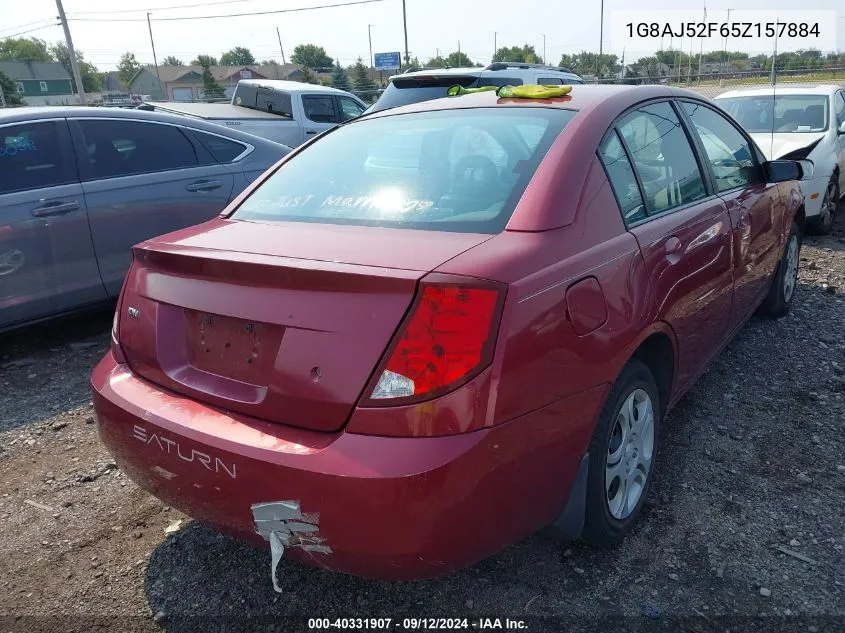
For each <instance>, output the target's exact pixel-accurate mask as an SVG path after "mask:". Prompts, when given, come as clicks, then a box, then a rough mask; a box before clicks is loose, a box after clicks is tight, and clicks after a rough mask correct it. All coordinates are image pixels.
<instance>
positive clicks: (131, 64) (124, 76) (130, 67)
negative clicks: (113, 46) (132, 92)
mask: <svg viewBox="0 0 845 633" xmlns="http://www.w3.org/2000/svg"><path fill="white" fill-rule="evenodd" d="M139 70H141V64H140V63H139V62H138V60H137V59H135V53H129V52H126V53H124V54H123V55H121V56H120V63H118V65H117V74H118V75H119V76H120V80H121V81H122V82H123V85H124V86H128V85H129V82H130V81H132V78H133V77H134V76H135V75H136V74H138V71H139Z"/></svg>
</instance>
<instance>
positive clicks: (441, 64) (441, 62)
mask: <svg viewBox="0 0 845 633" xmlns="http://www.w3.org/2000/svg"><path fill="white" fill-rule="evenodd" d="M425 66H426V68H446V60H445V59H443V58H442V57H441V56H440V55H438V56H437V57H431V58H429V60H428V61H427V62H426V63H425Z"/></svg>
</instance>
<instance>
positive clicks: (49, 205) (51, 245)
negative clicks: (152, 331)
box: [0, 119, 106, 329]
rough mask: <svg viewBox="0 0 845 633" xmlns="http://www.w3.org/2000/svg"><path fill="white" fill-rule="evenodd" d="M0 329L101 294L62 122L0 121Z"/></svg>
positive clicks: (102, 296)
mask: <svg viewBox="0 0 845 633" xmlns="http://www.w3.org/2000/svg"><path fill="white" fill-rule="evenodd" d="M0 176H1V177H0V329H3V328H5V327H9V326H11V325H14V324H16V323H20V322H24V321H29V320H33V319H38V318H41V317H46V316H49V315H52V314H56V313H59V312H64V311H67V310H72V309H74V308H78V307H81V306H83V305H85V304H89V303H94V302H96V301H101V300H104V299H105V298H106V292H105V289H104V288H103V283H102V280H101V279H100V272H99V269H98V268H97V259H96V256H95V254H94V245H93V243H92V241H91V233H90V231H89V229H88V217H87V214H86V209H85V197H84V196H83V194H82V185H80V183H79V178H78V175H77V171H76V164H75V161H74V156H73V151H72V146H71V142H70V135H69V133H68V126H67V122H66V121H65V120H64V119H53V120H39V121H29V122H20V123H11V124H7V125H2V126H0Z"/></svg>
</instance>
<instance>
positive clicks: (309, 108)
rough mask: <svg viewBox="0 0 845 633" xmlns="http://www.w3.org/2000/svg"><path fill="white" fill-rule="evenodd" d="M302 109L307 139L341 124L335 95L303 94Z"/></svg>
mask: <svg viewBox="0 0 845 633" xmlns="http://www.w3.org/2000/svg"><path fill="white" fill-rule="evenodd" d="M302 109H303V111H304V112H305V121H304V126H305V139H304V140H306V141H307V140H308V139H310V138H311V137H313V136H316V135H317V134H319V133H320V132H324V131H326V130H330V129H331V128H333V127H334V126H336V125H337V124H338V123H339V122H340V115H339V113H338V111H337V103H335V99H334V95H332V94H329V93H312V94H308V93H303V94H302Z"/></svg>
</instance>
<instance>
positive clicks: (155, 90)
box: [128, 64, 302, 101]
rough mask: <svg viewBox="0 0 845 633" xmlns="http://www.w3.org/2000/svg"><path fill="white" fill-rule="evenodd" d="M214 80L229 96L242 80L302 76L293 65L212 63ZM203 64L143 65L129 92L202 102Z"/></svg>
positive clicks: (156, 97)
mask: <svg viewBox="0 0 845 633" xmlns="http://www.w3.org/2000/svg"><path fill="white" fill-rule="evenodd" d="M209 70H210V71H211V75H212V77H214V81H216V82H217V83H218V84H220V86H221V87H222V88H223V89H224V90H225V92H226V97H229V98H231V96H232V94H233V93H234V91H235V86H237V85H238V82H239V81H240V80H241V79H290V80H293V81H296V80H297V79H299V78H300V77H301V76H302V69H301V68H300V67H299V66H297V65H295V64H285V65H282V64H264V65H254V66H211V67H210V68H209ZM202 73H203V70H202V66H159V67H158V71H156V67H155V66H144V67H143V68H141V70H139V71H138V72H137V73H136V75H135V76H134V77H133V78H132V80H131V81H130V82H129V86H128V88H129V92H131V93H132V94H144V95H150V97H152V99H153V100H158V101H202V100H203V99H204V98H205V91H204V88H203V81H202Z"/></svg>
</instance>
